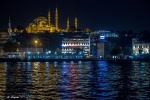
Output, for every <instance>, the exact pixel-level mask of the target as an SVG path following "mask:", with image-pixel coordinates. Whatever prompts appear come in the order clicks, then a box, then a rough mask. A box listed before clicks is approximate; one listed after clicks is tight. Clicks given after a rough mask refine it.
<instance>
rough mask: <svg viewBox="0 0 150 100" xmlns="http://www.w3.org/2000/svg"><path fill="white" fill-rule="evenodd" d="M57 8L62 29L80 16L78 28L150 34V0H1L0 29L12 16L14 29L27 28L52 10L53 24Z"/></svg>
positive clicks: (5, 26)
mask: <svg viewBox="0 0 150 100" xmlns="http://www.w3.org/2000/svg"><path fill="white" fill-rule="evenodd" d="M56 6H57V7H58V11H59V27H60V28H66V20H67V18H68V17H69V18H70V23H71V25H74V18H75V17H77V18H78V27H79V28H86V27H89V28H91V29H92V30H114V31H123V30H133V31H134V32H141V31H143V30H148V31H150V0H1V1H0V29H2V28H7V26H8V18H9V17H10V18H11V22H12V27H15V26H18V25H20V26H23V27H26V26H27V25H28V24H29V23H30V22H32V21H33V19H35V18H36V17H37V16H39V15H43V16H46V17H47V12H48V10H49V9H50V11H51V21H52V22H51V23H53V24H54V22H55V21H54V17H55V8H56Z"/></svg>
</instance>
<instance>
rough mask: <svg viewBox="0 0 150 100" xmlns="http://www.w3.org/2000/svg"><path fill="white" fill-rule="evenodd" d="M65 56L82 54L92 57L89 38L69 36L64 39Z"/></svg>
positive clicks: (63, 51)
mask: <svg viewBox="0 0 150 100" xmlns="http://www.w3.org/2000/svg"><path fill="white" fill-rule="evenodd" d="M62 53H63V54H81V55H85V56H86V57H89V56H90V38H89V36H81V35H80V36H67V37H63V38H62Z"/></svg>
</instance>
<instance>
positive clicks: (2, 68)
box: [0, 63, 6, 100]
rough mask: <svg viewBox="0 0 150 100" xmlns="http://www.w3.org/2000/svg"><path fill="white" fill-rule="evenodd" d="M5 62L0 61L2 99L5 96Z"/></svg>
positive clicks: (0, 94) (0, 99) (0, 97)
mask: <svg viewBox="0 0 150 100" xmlns="http://www.w3.org/2000/svg"><path fill="white" fill-rule="evenodd" d="M5 68H6V66H5V64H4V63H0V100H4V98H5V90H6V84H5V75H6V74H5V73H6V72H5Z"/></svg>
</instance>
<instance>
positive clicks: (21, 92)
mask: <svg viewBox="0 0 150 100" xmlns="http://www.w3.org/2000/svg"><path fill="white" fill-rule="evenodd" d="M149 88H150V63H149V62H139V61H132V62H122V63H120V62H107V61H95V62H90V61H87V62H82V61H79V62H73V61H70V62H14V63H10V62H4V63H0V100H5V99H10V98H16V99H17V98H19V99H20V98H24V99H25V100H36V99H39V100H53V99H54V100H59V99H60V100H150V89H149Z"/></svg>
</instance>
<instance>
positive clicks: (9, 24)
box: [8, 18, 12, 36]
mask: <svg viewBox="0 0 150 100" xmlns="http://www.w3.org/2000/svg"><path fill="white" fill-rule="evenodd" d="M11 32H12V29H11V22H10V18H9V22H8V34H9V35H10V36H11Z"/></svg>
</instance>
